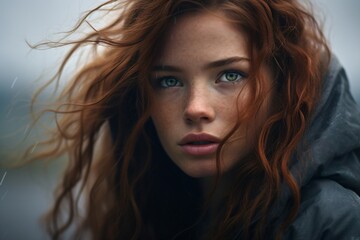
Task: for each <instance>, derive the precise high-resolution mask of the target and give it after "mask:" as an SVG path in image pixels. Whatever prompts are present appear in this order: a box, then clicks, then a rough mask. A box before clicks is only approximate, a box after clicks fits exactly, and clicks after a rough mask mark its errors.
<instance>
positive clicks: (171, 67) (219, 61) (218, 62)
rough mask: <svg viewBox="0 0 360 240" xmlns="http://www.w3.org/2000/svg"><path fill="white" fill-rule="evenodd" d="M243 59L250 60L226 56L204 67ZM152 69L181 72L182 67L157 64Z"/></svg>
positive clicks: (243, 58)
mask: <svg viewBox="0 0 360 240" xmlns="http://www.w3.org/2000/svg"><path fill="white" fill-rule="evenodd" d="M241 61H247V62H250V59H249V58H246V57H229V58H224V59H220V60H216V61H214V62H210V63H208V64H206V65H205V66H204V69H210V68H218V67H222V66H226V65H229V64H232V63H234V62H241ZM152 71H155V72H157V71H166V72H181V71H182V70H181V68H179V67H176V66H170V65H157V66H154V68H153V69H152Z"/></svg>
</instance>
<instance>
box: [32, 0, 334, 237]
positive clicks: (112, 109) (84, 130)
mask: <svg viewBox="0 0 360 240" xmlns="http://www.w3.org/2000/svg"><path fill="white" fill-rule="evenodd" d="M104 9H107V10H108V11H109V13H112V14H111V16H115V15H114V14H113V13H116V17H115V18H113V19H112V22H109V24H108V25H106V26H104V27H101V28H99V29H96V28H95V27H93V28H92V31H91V32H90V33H89V34H87V35H86V36H85V37H82V38H80V39H78V40H72V41H68V42H66V40H62V41H60V42H57V43H55V45H56V46H61V45H71V46H72V48H71V50H70V52H69V53H68V54H67V55H66V56H65V58H64V60H63V62H62V65H61V66H60V68H59V70H58V72H57V74H56V75H55V76H54V78H53V79H52V81H55V80H56V79H57V80H59V79H60V76H61V74H62V72H63V69H64V66H65V65H66V64H67V62H68V61H69V59H71V58H72V57H73V55H74V53H75V52H76V51H77V50H79V49H81V48H82V47H85V46H92V47H93V48H94V49H95V50H98V51H94V55H93V56H92V57H91V59H90V60H89V62H88V63H87V64H86V65H85V66H84V67H82V68H81V69H80V71H78V72H77V73H76V75H74V76H73V78H72V81H70V82H69V83H68V84H67V86H66V88H65V89H64V90H63V91H62V93H61V94H60V95H59V96H58V99H57V103H58V105H57V107H54V108H52V109H47V110H45V112H49V111H50V112H54V113H55V122H56V126H57V130H56V131H55V132H54V134H53V135H52V136H50V138H49V139H48V140H46V141H44V142H42V143H39V144H38V146H40V145H41V146H43V147H44V148H43V149H45V151H43V152H41V153H38V154H37V155H35V156H34V155H32V156H31V158H34V159H40V158H53V157H55V156H60V155H65V154H67V156H68V158H69V162H68V167H67V169H66V170H65V173H64V176H63V177H62V181H61V183H60V184H59V187H58V189H57V192H56V201H55V204H54V206H53V208H52V210H51V211H50V212H49V214H48V215H47V218H46V224H47V228H48V231H49V234H50V235H51V237H52V238H53V239H59V238H61V236H62V235H63V234H64V233H65V232H66V230H68V229H69V228H70V227H71V226H72V224H74V226H76V227H75V229H76V233H75V235H74V237H75V238H82V237H84V236H91V238H93V239H170V238H171V237H178V238H179V239H180V238H181V237H184V236H192V237H193V238H195V236H196V238H204V239H209V238H211V239H232V238H235V237H240V236H241V237H243V238H242V239H264V238H265V236H266V237H267V238H269V236H271V235H269V234H272V237H273V238H277V239H280V238H281V235H282V233H283V232H284V230H285V229H286V227H287V226H289V224H290V223H291V222H292V221H293V220H294V218H295V217H296V214H297V211H298V209H299V205H300V190H299V184H298V183H297V182H296V180H295V178H294V177H293V175H292V173H291V172H290V170H289V168H290V165H291V160H292V159H293V155H294V154H296V151H297V146H298V145H299V144H301V139H302V137H303V135H304V132H305V130H306V128H307V127H308V125H309V122H310V120H311V116H312V113H313V112H314V108H315V106H316V103H317V100H318V98H319V93H320V92H321V85H322V78H323V75H324V72H325V71H326V67H327V62H328V59H329V58H330V51H329V49H328V46H327V44H326V41H325V38H324V36H323V33H322V31H321V29H320V27H319V25H318V23H317V21H316V20H315V19H314V17H313V15H312V14H311V12H310V10H307V8H305V7H304V6H302V5H300V4H299V3H298V2H297V1H295V0H286V1H285V0H226V1H225V0H172V1H167V0H152V1H144V0H127V1H108V2H106V3H104V4H103V5H101V6H99V7H98V8H96V9H94V10H92V11H90V12H89V13H88V14H87V15H86V16H85V17H84V18H83V19H82V20H81V21H80V22H79V24H78V25H77V26H76V27H75V28H74V29H73V30H72V31H71V32H70V34H71V33H74V32H76V31H77V30H78V29H79V27H80V26H83V25H85V24H86V23H88V21H87V19H88V18H89V17H90V16H92V14H94V13H96V12H98V11H101V10H104ZM215 10H216V11H218V10H219V11H222V12H224V13H225V14H224V16H226V19H227V20H228V21H230V22H231V23H233V24H235V25H237V26H238V27H239V29H242V30H244V31H245V32H246V34H247V35H248V39H249V44H250V53H251V55H250V58H251V69H250V73H249V78H250V79H251V80H252V81H249V83H248V84H249V85H250V86H251V92H252V96H251V101H249V104H248V105H249V106H247V107H245V108H243V109H239V122H238V123H237V124H236V125H235V127H234V128H233V129H232V131H231V132H230V133H229V134H228V135H227V136H226V138H225V139H224V141H223V142H222V144H221V145H220V149H219V150H218V153H217V166H218V177H220V170H219V168H220V162H221V154H220V152H221V148H222V147H223V146H224V144H226V141H227V140H228V139H229V138H230V137H231V135H232V134H233V133H234V132H235V131H236V129H237V128H238V127H239V126H240V124H241V122H242V121H249V120H250V119H252V118H254V117H256V114H257V111H258V109H259V107H260V106H261V104H262V103H263V101H264V98H265V97H264V96H266V92H264V88H263V83H262V77H261V76H260V74H259V72H260V71H259V69H260V67H261V66H262V65H263V64H267V65H268V66H270V68H271V70H272V72H273V76H274V79H275V83H274V86H275V87H276V92H277V94H276V102H277V103H278V106H276V110H275V112H274V114H272V115H271V116H270V117H269V118H268V119H267V120H266V122H265V124H264V125H263V126H262V129H261V132H260V134H259V136H258V138H257V146H256V147H255V152H254V154H252V158H253V159H251V161H244V163H242V165H241V167H239V168H238V170H237V176H236V181H234V184H233V186H232V188H231V192H230V193H229V195H228V197H227V198H226V201H227V202H226V203H225V204H224V205H223V206H222V207H223V209H222V210H221V211H219V213H218V215H217V216H218V217H217V218H216V219H212V221H214V222H213V223H212V224H209V226H210V225H211V226H212V227H211V229H207V226H203V225H201V224H199V223H200V222H201V221H200V220H199V219H201V218H202V219H206V208H204V207H203V206H204V205H205V204H204V203H203V202H202V201H201V200H199V199H200V198H197V197H196V196H197V195H196V192H197V191H198V189H197V188H196V179H191V178H189V177H186V176H184V174H183V173H181V172H180V170H178V169H177V168H176V167H174V166H173V165H171V161H170V160H169V157H168V156H167V155H166V154H165V153H164V151H163V149H162V147H161V144H160V143H159V140H158V137H157V134H156V131H155V129H154V126H153V124H152V121H151V118H150V109H151V104H152V98H151V95H150V88H151V86H150V84H149V73H150V71H151V67H152V66H151V65H152V62H153V61H154V59H155V56H156V49H158V48H159V47H160V46H159V43H160V42H161V41H160V39H161V36H163V34H164V32H166V29H167V28H168V27H169V26H171V23H172V22H174V19H176V18H177V17H180V16H181V15H183V14H184V13H187V12H191V11H210V12H211V11H215ZM90 26H92V25H90ZM50 45H51V44H50ZM324 53H325V54H324ZM324 55H325V56H326V57H325V58H324V57H323V56H324ZM324 66H325V67H324ZM41 91H42V90H41ZM35 100H36V98H35ZM35 100H34V101H35ZM250 102H251V104H250ZM240 116H241V117H240ZM302 160H303V161H306V159H302ZM167 169H170V170H167ZM167 171H170V172H167ZM177 179H182V180H181V181H180V180H177ZM179 182H181V183H179ZM184 182H186V183H187V184H188V186H190V188H191V186H193V187H192V188H191V189H190V190H189V189H187V187H188V186H186V185H185V186H186V187H184V186H183V185H184V184H185V183H184ZM283 185H284V186H286V187H287V188H288V189H289V190H290V192H291V195H292V198H291V199H292V202H291V203H289V211H288V212H287V213H279V215H280V216H281V219H280V220H281V221H279V223H278V224H275V225H274V224H272V223H270V222H269V215H270V212H271V211H270V209H271V207H272V206H273V204H274V203H275V202H276V200H277V199H278V198H279V196H280V195H281V194H282V190H283V187H282V186H283ZM189 192H190V193H189ZM80 196H81V198H80ZM184 196H189V197H188V198H186V197H184ZM181 197H182V198H183V199H181V200H180V199H179V198H181ZM185 198H186V199H185ZM80 199H83V201H84V203H85V207H81V206H80ZM81 204H82V203H81ZM204 209H205V210H204ZM63 210H66V213H65V214H64V213H63V212H62V211H63ZM187 210H188V211H192V212H193V213H191V214H190V213H187V214H184V212H187ZM204 212H205V213H204ZM283 214H285V216H283ZM194 229H198V231H195V230H194ZM206 233H208V234H209V235H206ZM176 234H177V236H175V235H176ZM191 234H193V235H191ZM210 234H211V235H210ZM265 234H266V235H265Z"/></svg>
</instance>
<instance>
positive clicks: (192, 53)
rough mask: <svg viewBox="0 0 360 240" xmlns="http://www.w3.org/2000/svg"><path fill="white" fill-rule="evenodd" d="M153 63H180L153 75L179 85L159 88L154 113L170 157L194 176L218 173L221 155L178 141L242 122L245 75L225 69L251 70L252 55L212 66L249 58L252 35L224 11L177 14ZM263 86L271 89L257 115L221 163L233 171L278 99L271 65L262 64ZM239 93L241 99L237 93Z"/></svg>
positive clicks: (246, 89) (225, 150)
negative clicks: (187, 149)
mask: <svg viewBox="0 0 360 240" xmlns="http://www.w3.org/2000/svg"><path fill="white" fill-rule="evenodd" d="M163 43H164V44H163V45H162V48H161V49H160V51H159V54H158V55H157V57H156V60H155V62H154V66H175V67H176V68H177V69H179V71H175V72H174V71H170V70H160V71H156V72H154V73H152V79H153V78H155V79H156V80H155V81H157V79H161V78H162V77H169V76H171V77H172V78H175V79H177V81H176V82H177V83H179V84H178V85H176V86H171V87H166V88H161V87H154V90H153V91H154V105H153V106H154V107H153V109H152V112H151V117H152V120H153V122H154V125H155V128H156V131H157V134H158V136H159V139H160V142H161V144H162V146H163V148H164V150H165V151H166V153H167V154H168V155H169V157H170V158H171V160H172V161H173V162H174V163H175V164H176V165H177V166H178V167H179V168H180V169H181V170H182V171H183V172H185V173H186V174H188V175H189V176H192V177H209V176H214V175H215V174H216V154H215V153H214V154H209V155H203V156H193V155H191V154H186V153H184V152H183V151H182V150H181V147H180V146H179V144H178V143H179V142H180V140H181V139H182V138H184V137H185V136H186V135H187V134H189V133H207V134H211V135H213V136H216V137H218V138H220V139H223V138H224V137H225V135H226V134H227V133H228V132H229V131H230V129H231V128H232V127H233V126H234V125H235V123H236V121H237V105H238V106H239V107H240V108H241V106H242V105H243V103H244V101H246V99H247V97H248V96H249V86H247V84H246V77H241V79H240V80H239V81H234V82H231V81H228V79H230V78H228V77H229V76H230V75H224V74H223V73H224V71H228V70H231V71H233V70H236V71H239V72H242V73H247V72H248V71H249V68H250V61H249V60H241V61H236V62H233V63H230V64H226V65H223V66H218V67H211V68H207V67H205V66H207V65H208V64H209V63H211V62H214V61H218V60H220V59H227V58H232V57H239V58H245V59H250V56H249V52H248V44H247V36H246V34H245V33H244V32H242V31H240V30H239V28H236V27H235V26H234V25H232V24H231V23H229V22H227V21H226V20H224V18H222V17H221V13H219V12H217V13H216V14H209V13H205V12H196V13H189V14H186V15H184V16H182V17H180V18H177V20H176V23H174V24H173V25H172V26H171V27H170V29H169V30H168V32H167V33H166V35H165V38H164V41H163ZM261 71H262V73H263V75H264V76H265V78H264V79H265V81H264V85H265V86H264V87H265V88H266V90H267V91H266V92H268V94H267V96H266V98H265V101H264V103H263V104H262V106H261V108H260V111H259V112H258V114H257V117H256V119H254V121H251V123H248V124H241V127H240V128H239V129H238V130H237V132H236V134H234V136H232V138H231V139H230V140H229V141H228V142H227V143H226V144H225V146H224V148H223V152H222V159H221V168H222V171H223V172H226V171H228V170H230V169H231V168H232V167H233V166H235V165H236V163H238V162H239V161H241V160H242V159H244V158H245V157H246V156H247V155H248V154H249V153H250V152H251V151H253V150H254V147H255V139H256V135H257V133H258V132H259V129H260V127H261V126H262V125H263V123H264V121H265V119H266V118H267V117H268V116H269V113H270V110H269V109H270V107H271V103H272V101H273V100H272V99H273V95H274V93H273V90H272V88H271V85H272V82H273V80H272V79H271V73H270V70H269V69H268V68H267V67H266V66H265V67H263V68H262V70H261ZM238 94H240V97H239V101H237V96H238Z"/></svg>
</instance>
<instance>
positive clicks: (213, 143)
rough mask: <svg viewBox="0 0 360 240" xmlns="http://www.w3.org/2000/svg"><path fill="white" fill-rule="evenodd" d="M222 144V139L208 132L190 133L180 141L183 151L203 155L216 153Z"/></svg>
mask: <svg viewBox="0 0 360 240" xmlns="http://www.w3.org/2000/svg"><path fill="white" fill-rule="evenodd" d="M219 144H220V139H219V138H217V137H215V136H212V135H210V134H206V133H200V134H194V133H191V134H188V135H186V136H185V137H184V138H183V139H182V140H181V141H180V142H179V144H178V145H179V146H180V147H181V149H182V151H183V152H184V153H186V154H188V155H193V156H203V155H211V154H214V153H215V152H216V150H217V148H218V146H219Z"/></svg>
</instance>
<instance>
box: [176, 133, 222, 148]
mask: <svg viewBox="0 0 360 240" xmlns="http://www.w3.org/2000/svg"><path fill="white" fill-rule="evenodd" d="M220 141H221V140H220V139H219V138H217V137H215V136H213V135H210V134H207V133H189V134H187V135H186V136H185V137H184V138H182V139H181V140H180V142H179V143H178V144H179V145H180V146H182V145H187V144H192V143H194V142H211V143H219V142H220Z"/></svg>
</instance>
